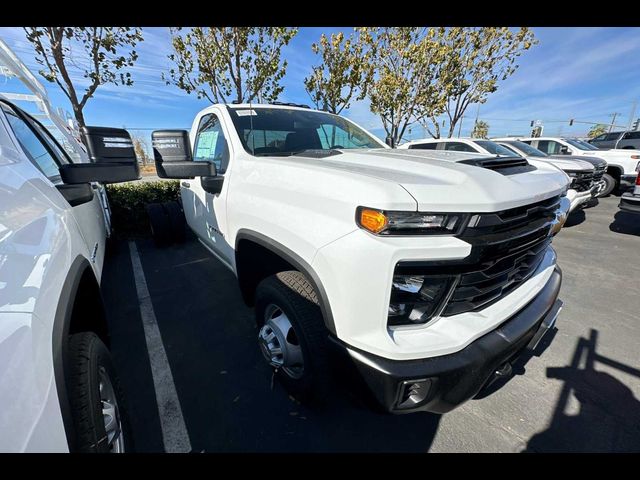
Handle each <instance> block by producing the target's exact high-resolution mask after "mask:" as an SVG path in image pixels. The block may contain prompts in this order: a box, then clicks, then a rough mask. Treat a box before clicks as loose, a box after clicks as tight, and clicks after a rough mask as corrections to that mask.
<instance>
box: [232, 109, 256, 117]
mask: <svg viewBox="0 0 640 480" xmlns="http://www.w3.org/2000/svg"><path fill="white" fill-rule="evenodd" d="M236 113H237V114H238V116H239V117H248V116H249V115H258V114H257V113H256V111H255V110H236Z"/></svg>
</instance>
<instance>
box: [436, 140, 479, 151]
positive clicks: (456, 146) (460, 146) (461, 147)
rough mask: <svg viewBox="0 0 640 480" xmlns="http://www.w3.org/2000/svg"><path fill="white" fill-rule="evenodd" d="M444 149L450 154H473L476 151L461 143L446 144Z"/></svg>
mask: <svg viewBox="0 0 640 480" xmlns="http://www.w3.org/2000/svg"><path fill="white" fill-rule="evenodd" d="M444 149H445V150H448V151H450V152H474V153H477V150H476V149H475V148H473V147H472V146H470V145H467V144H466V143H462V142H447V143H445V144H444Z"/></svg>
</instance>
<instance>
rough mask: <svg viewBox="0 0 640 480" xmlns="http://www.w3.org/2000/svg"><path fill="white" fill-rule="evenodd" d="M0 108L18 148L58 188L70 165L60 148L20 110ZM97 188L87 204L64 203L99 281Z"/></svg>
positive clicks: (102, 233)
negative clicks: (62, 168) (62, 171)
mask: <svg viewBox="0 0 640 480" xmlns="http://www.w3.org/2000/svg"><path fill="white" fill-rule="evenodd" d="M0 106H1V108H2V111H3V112H4V114H5V118H6V119H7V122H8V124H9V126H10V128H11V131H12V132H13V134H14V136H15V139H16V140H17V143H18V145H17V146H18V147H19V148H20V149H21V150H22V152H23V153H24V154H25V156H26V157H27V158H28V159H29V160H30V161H31V162H32V163H33V164H34V165H35V166H36V167H37V168H38V169H39V170H40V171H41V172H42V173H43V174H44V175H45V176H46V177H47V178H48V179H49V181H50V182H51V183H53V184H54V185H61V184H62V180H61V179H60V171H59V169H60V165H62V164H65V163H70V162H71V160H70V159H69V157H68V156H67V154H66V153H64V150H63V149H62V147H60V145H58V142H57V141H56V140H55V139H54V138H53V136H52V135H51V134H50V133H49V132H48V131H47V129H46V128H44V127H43V126H42V125H40V123H38V122H37V121H35V120H34V119H32V118H31V117H29V116H28V115H26V114H25V113H24V112H22V111H21V110H19V109H16V108H14V107H13V106H12V105H9V104H6V103H4V102H0ZM97 188H99V187H98V186H97V185H96V186H94V196H93V200H91V201H90V202H87V203H83V204H80V205H76V206H74V207H72V206H71V205H69V204H68V203H66V200H64V202H65V204H66V205H69V208H71V209H73V217H74V219H75V221H76V223H77V224H78V227H79V230H80V233H81V234H82V237H83V239H84V242H85V244H86V246H87V249H88V251H89V252H88V255H89V260H90V261H91V266H92V268H93V270H94V273H95V274H96V278H97V279H98V280H99V279H100V276H101V272H102V264H103V262H104V250H105V242H106V226H105V222H104V215H103V212H102V206H101V204H100V198H99V195H98V192H97V191H95V190H96V189H97ZM61 196H62V194H61Z"/></svg>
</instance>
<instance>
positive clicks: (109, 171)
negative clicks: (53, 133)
mask: <svg viewBox="0 0 640 480" xmlns="http://www.w3.org/2000/svg"><path fill="white" fill-rule="evenodd" d="M82 137H83V140H84V143H85V145H86V146H87V153H88V155H89V158H90V160H91V162H90V163H71V164H66V165H62V166H61V167H60V177H61V179H62V181H63V182H64V183H65V184H68V185H77V184H81V183H89V182H100V183H119V182H128V181H131V180H137V179H138V178H140V167H139V166H138V160H137V158H136V152H135V149H134V148H133V142H132V141H131V137H130V136H129V132H127V131H126V130H124V129H122V128H107V127H83V128H82Z"/></svg>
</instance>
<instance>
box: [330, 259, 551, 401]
mask: <svg viewBox="0 0 640 480" xmlns="http://www.w3.org/2000/svg"><path fill="white" fill-rule="evenodd" d="M561 283H562V272H561V271H560V269H559V268H558V267H556V269H555V270H554V272H553V274H552V276H551V278H550V279H549V281H548V282H547V284H546V285H545V286H544V287H543V288H542V290H541V291H540V292H539V293H538V295H537V296H536V297H535V298H534V299H533V300H531V302H529V303H528V304H527V305H526V306H525V307H524V308H522V309H521V310H520V311H519V312H518V313H516V314H515V315H513V316H512V317H511V318H509V319H508V320H506V321H505V322H504V323H502V324H501V325H500V326H499V327H498V328H496V329H494V330H492V331H491V332H489V333H487V334H485V335H484V336H482V337H480V338H479V339H477V340H475V341H474V342H472V343H471V344H469V345H468V346H467V347H465V348H463V349H462V350H460V351H459V352H455V353H451V354H448V355H441V356H438V357H431V358H424V359H417V360H390V359H387V358H383V357H379V356H377V355H374V354H371V353H368V352H365V351H362V350H360V349H357V348H355V347H352V346H350V345H347V344H345V343H344V342H342V341H340V340H339V339H337V338H335V337H333V336H331V337H330V338H331V340H332V342H331V344H332V345H333V346H334V347H336V348H337V349H338V350H339V352H340V353H341V354H343V355H345V356H346V357H349V358H350V360H351V362H352V363H353V365H354V366H355V368H356V370H357V372H358V373H359V376H360V377H361V378H362V379H363V380H364V382H365V383H366V385H367V386H368V389H369V391H370V392H371V393H372V394H373V396H374V397H375V399H376V400H377V403H379V404H380V405H381V406H382V407H383V408H384V409H385V410H386V411H388V412H391V413H409V412H415V411H430V412H435V413H445V412H448V411H450V410H452V409H454V408H455V407H457V406H458V405H460V404H462V403H463V402H465V401H467V400H469V399H470V398H473V397H474V396H475V395H476V394H477V393H478V392H479V391H480V390H481V389H482V388H483V386H485V384H487V383H489V382H490V380H491V379H492V377H493V375H494V373H495V372H496V370H499V369H500V368H501V367H502V366H504V364H505V363H507V362H509V363H510V362H512V361H514V360H515V359H516V358H517V357H519V356H520V354H521V353H523V352H524V350H525V349H526V347H527V345H528V344H529V342H530V341H531V340H532V338H533V337H534V335H535V334H536V332H537V331H538V329H539V328H540V326H541V324H542V322H543V320H545V319H546V317H547V316H549V315H552V314H553V313H554V310H555V309H554V306H555V304H556V300H557V298H558V293H559V292H560V285H561ZM446 320H447V319H446V318H445V319H442V321H446ZM416 379H430V381H431V386H430V391H429V393H428V394H427V396H426V397H425V399H424V400H423V401H422V402H420V403H419V404H417V405H416V406H415V407H414V408H410V409H397V407H396V404H397V401H398V395H399V389H400V386H401V385H402V384H403V382H405V381H407V380H416Z"/></svg>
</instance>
